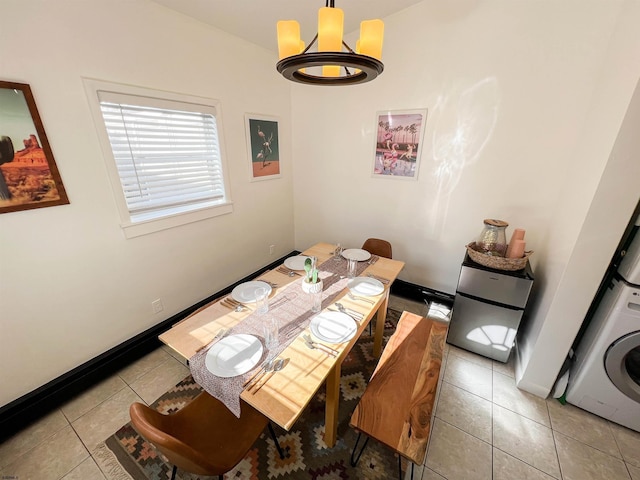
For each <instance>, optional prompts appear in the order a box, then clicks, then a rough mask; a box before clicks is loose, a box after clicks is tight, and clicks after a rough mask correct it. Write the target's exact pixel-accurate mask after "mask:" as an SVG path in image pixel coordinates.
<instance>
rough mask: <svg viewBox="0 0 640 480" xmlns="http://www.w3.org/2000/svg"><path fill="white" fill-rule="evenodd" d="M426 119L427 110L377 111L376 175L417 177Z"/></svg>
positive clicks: (374, 171)
mask: <svg viewBox="0 0 640 480" xmlns="http://www.w3.org/2000/svg"><path fill="white" fill-rule="evenodd" d="M426 120H427V110H426V109H422V110H398V111H387V112H378V113H377V115H376V146H375V154H374V159H373V176H374V177H386V178H398V179H411V180H417V178H418V167H419V166H420V154H421V152H422V148H421V147H422V137H423V134H424V126H425V123H426Z"/></svg>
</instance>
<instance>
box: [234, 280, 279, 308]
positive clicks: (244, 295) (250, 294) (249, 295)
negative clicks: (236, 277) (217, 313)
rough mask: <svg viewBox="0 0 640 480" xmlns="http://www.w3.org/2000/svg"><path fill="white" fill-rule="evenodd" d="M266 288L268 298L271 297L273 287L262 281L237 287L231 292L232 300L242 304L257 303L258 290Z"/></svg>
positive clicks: (245, 283)
mask: <svg viewBox="0 0 640 480" xmlns="http://www.w3.org/2000/svg"><path fill="white" fill-rule="evenodd" d="M260 287H262V288H266V289H267V296H269V295H271V285H269V284H268V283H266V282H261V281H260V280H254V281H252V282H244V283H241V284H240V285H237V286H236V287H235V288H234V289H233V290H231V298H233V299H234V300H236V301H238V302H240V303H251V302H255V301H256V289H257V288H260Z"/></svg>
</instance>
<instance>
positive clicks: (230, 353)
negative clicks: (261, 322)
mask: <svg viewBox="0 0 640 480" xmlns="http://www.w3.org/2000/svg"><path fill="white" fill-rule="evenodd" d="M262 350H263V347H262V343H261V342H260V340H258V338H257V337H254V336H253V335H246V334H244V333H240V334H238V335H230V336H228V337H225V338H223V339H222V340H220V341H219V342H218V343H216V344H215V345H214V346H213V347H211V348H210V349H209V351H208V352H207V356H206V357H205V360H204V364H205V366H206V367H207V370H209V371H210V372H211V373H213V374H214V375H217V376H218V377H235V376H237V375H242V374H243V373H247V372H248V371H249V370H251V369H252V368H253V367H255V366H256V365H257V363H258V362H259V361H260V358H262Z"/></svg>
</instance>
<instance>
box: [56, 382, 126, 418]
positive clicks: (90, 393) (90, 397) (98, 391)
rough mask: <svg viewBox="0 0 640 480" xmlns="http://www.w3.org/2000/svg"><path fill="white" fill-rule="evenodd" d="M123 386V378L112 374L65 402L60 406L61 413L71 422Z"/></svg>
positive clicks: (124, 385) (124, 386)
mask: <svg viewBox="0 0 640 480" xmlns="http://www.w3.org/2000/svg"><path fill="white" fill-rule="evenodd" d="M123 388H127V384H126V383H125V382H124V380H122V379H121V378H120V377H119V376H118V375H113V376H111V377H109V378H107V379H106V380H104V381H102V382H100V383H99V384H97V385H95V386H93V387H91V388H90V389H89V390H87V391H85V392H83V393H81V394H80V395H78V396H77V397H75V398H73V399H72V400H71V401H69V402H67V403H65V404H64V405H63V406H62V408H61V410H62V413H64V414H65V416H66V417H67V419H68V420H69V421H70V422H73V421H74V420H77V419H78V418H80V417H81V416H82V415H84V414H85V413H87V412H88V411H89V410H91V409H92V408H95V407H97V406H98V405H99V404H100V403H102V402H104V401H105V400H106V399H107V398H109V397H111V396H112V395H115V394H116V393H118V392H119V391H120V390H122V389H123Z"/></svg>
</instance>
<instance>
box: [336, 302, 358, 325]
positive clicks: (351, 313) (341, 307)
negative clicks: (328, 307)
mask: <svg viewBox="0 0 640 480" xmlns="http://www.w3.org/2000/svg"><path fill="white" fill-rule="evenodd" d="M335 305H336V307H338V310H340V311H341V312H342V313H346V314H347V315H349V316H350V317H351V318H353V319H354V320H355V321H356V322H361V321H362V320H363V319H364V315H363V314H362V313H360V312H356V311H355V310H351V309H350V308H345V306H344V305H342V304H341V303H340V302H336V304H335Z"/></svg>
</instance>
